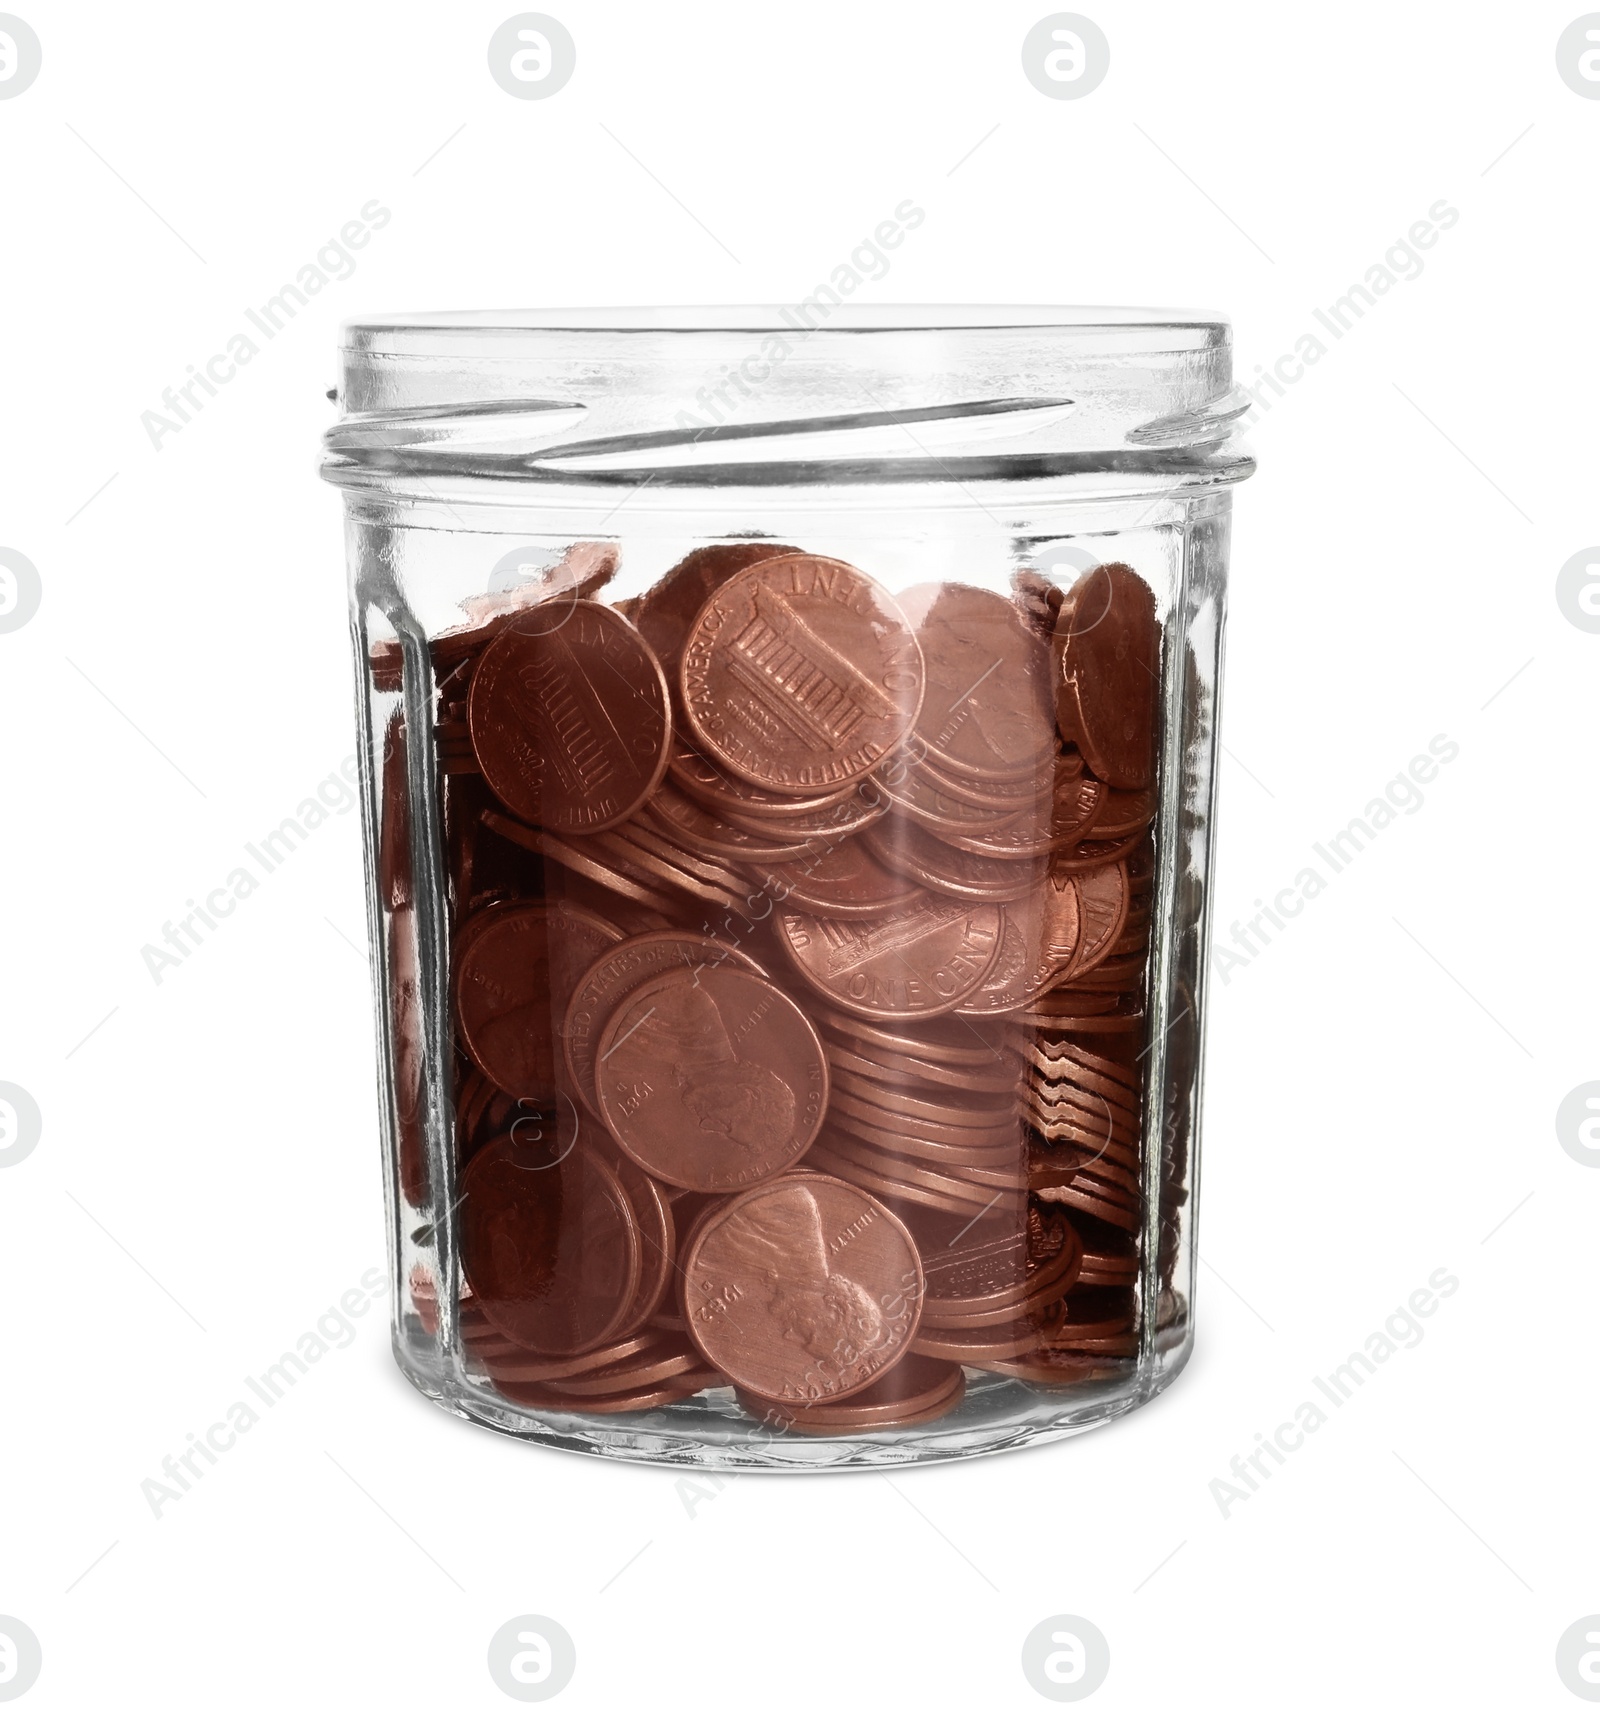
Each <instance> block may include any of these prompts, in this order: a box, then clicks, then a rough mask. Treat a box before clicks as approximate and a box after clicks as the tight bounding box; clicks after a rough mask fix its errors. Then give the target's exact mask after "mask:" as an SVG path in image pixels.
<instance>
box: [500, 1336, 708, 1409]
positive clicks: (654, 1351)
mask: <svg viewBox="0 0 1600 1717" xmlns="http://www.w3.org/2000/svg"><path fill="white" fill-rule="evenodd" d="M704 1369H705V1361H704V1360H703V1359H702V1358H701V1357H700V1355H699V1354H698V1353H696V1352H695V1351H694V1349H693V1348H691V1347H689V1346H688V1344H687V1343H686V1342H683V1341H681V1340H679V1341H674V1340H673V1339H672V1338H671V1337H670V1336H668V1337H666V1338H664V1339H663V1338H659V1337H658V1338H657V1340H656V1341H655V1342H654V1343H653V1344H652V1345H651V1346H650V1347H648V1348H646V1349H645V1351H644V1352H643V1353H639V1354H635V1355H634V1356H633V1357H632V1358H631V1359H617V1360H612V1361H611V1362H610V1363H609V1364H607V1365H598V1366H595V1367H594V1368H593V1369H586V1370H583V1371H580V1372H575V1373H574V1374H573V1375H571V1376H570V1377H565V1378H562V1379H561V1393H562V1394H563V1395H571V1396H584V1395H624V1394H632V1393H633V1392H635V1391H637V1390H641V1389H651V1388H654V1387H656V1386H658V1385H660V1384H662V1383H665V1382H666V1380H667V1379H668V1378H669V1377H680V1376H682V1375H683V1374H684V1373H685V1372H688V1371H703V1370H704ZM502 1375H503V1373H502ZM519 1381H520V1380H519Z"/></svg>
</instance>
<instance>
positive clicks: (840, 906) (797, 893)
mask: <svg viewBox="0 0 1600 1717" xmlns="http://www.w3.org/2000/svg"><path fill="white" fill-rule="evenodd" d="M762 884H763V886H764V887H765V888H766V889H768V890H769V891H770V892H771V894H772V895H773V897H774V898H775V899H777V900H780V901H783V902H785V903H787V904H789V905H793V906H803V907H804V908H805V909H806V910H807V911H808V912H814V913H817V914H819V915H820V916H821V917H824V918H877V917H880V916H881V915H882V914H884V913H885V912H893V911H896V910H897V909H898V908H900V907H904V906H910V905H911V904H912V903H913V902H914V901H916V900H917V899H919V898H920V897H921V894H922V889H921V887H920V886H919V885H918V884H917V883H914V882H912V881H911V880H910V879H909V878H907V877H904V876H901V875H900V873H899V872H898V871H892V870H888V869H886V868H885V867H884V866H883V865H881V864H879V863H878V861H877V859H875V858H874V857H873V855H872V853H871V852H870V851H869V850H868V849H867V847H866V846H865V845H863V843H862V842H861V841H860V840H857V839H854V838H849V839H845V840H839V841H836V842H834V843H833V844H832V845H831V846H823V845H821V843H819V850H818V851H816V852H815V853H807V854H805V855H804V856H802V857H798V858H794V859H791V860H789V861H788V862H786V863H782V864H774V865H767V866H765V867H763V870H762Z"/></svg>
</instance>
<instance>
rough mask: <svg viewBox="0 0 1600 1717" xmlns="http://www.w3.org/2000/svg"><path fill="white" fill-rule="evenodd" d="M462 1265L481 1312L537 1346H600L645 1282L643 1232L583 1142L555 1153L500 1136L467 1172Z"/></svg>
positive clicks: (612, 1175) (556, 1349) (613, 1178)
mask: <svg viewBox="0 0 1600 1717" xmlns="http://www.w3.org/2000/svg"><path fill="white" fill-rule="evenodd" d="M459 1220H460V1225H461V1229H460V1232H461V1267H462V1271H463V1273H464V1274H465V1276H466V1278H467V1282H468V1284H469V1285H470V1286H471V1288H472V1292H473V1297H474V1299H475V1300H476V1301H477V1303H478V1306H479V1308H480V1309H481V1310H482V1312H483V1315H484V1317H485V1318H486V1319H487V1320H488V1321H489V1323H490V1324H492V1325H493V1327H494V1328H495V1329H497V1330H498V1331H499V1332H500V1333H501V1334H502V1335H503V1336H506V1337H508V1338H509V1339H510V1340H512V1341H514V1342H515V1343H516V1344H517V1345H518V1346H519V1347H525V1348H530V1349H532V1350H533V1351H534V1352H535V1353H540V1354H550V1355H560V1354H569V1353H579V1352H582V1351H583V1349H584V1348H588V1347H599V1346H600V1345H601V1344H602V1343H604V1342H605V1341H607V1340H609V1339H610V1338H611V1336H612V1335H613V1334H614V1333H615V1332H616V1331H617V1330H619V1329H620V1328H621V1327H622V1323H623V1320H624V1319H625V1318H626V1316H627V1315H628V1310H629V1308H630V1307H631V1306H632V1304H633V1300H634V1296H635V1294H636V1293H637V1291H638V1287H639V1271H640V1259H639V1229H638V1225H637V1223H636V1222H635V1220H634V1216H633V1211H632V1209H631V1208H630V1206H629V1204H628V1200H627V1196H626V1195H625V1194H624V1192H623V1190H622V1183H621V1181H620V1180H618V1178H617V1175H616V1172H615V1171H614V1170H613V1169H612V1168H610V1166H609V1165H608V1164H606V1163H605V1162H604V1161H602V1159H601V1158H600V1157H599V1155H598V1154H597V1153H596V1152H595V1151H594V1150H592V1149H591V1148H589V1147H588V1146H587V1145H585V1144H584V1143H583V1142H582V1141H581V1140H580V1141H579V1142H578V1143H576V1144H575V1145H574V1146H573V1148H572V1149H571V1150H570V1151H568V1152H567V1153H566V1154H565V1155H564V1156H562V1157H560V1158H559V1160H554V1161H552V1160H551V1155H550V1153H548V1152H543V1151H539V1152H534V1151H528V1150H525V1149H524V1148H522V1147H520V1146H518V1145H516V1144H515V1143H513V1141H512V1140H510V1139H509V1138H508V1139H502V1140H500V1141H498V1142H497V1143H495V1144H493V1145H489V1146H487V1147H486V1148H485V1149H483V1150H482V1151H480V1152H479V1153H478V1154H477V1155H476V1156H475V1157H474V1158H473V1159H472V1161H471V1162H470V1163H469V1164H468V1165H467V1168H466V1171H465V1172H464V1173H463V1175H462V1177H461V1196H460V1218H459Z"/></svg>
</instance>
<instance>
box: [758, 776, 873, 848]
mask: <svg viewBox="0 0 1600 1717" xmlns="http://www.w3.org/2000/svg"><path fill="white" fill-rule="evenodd" d="M889 803H890V801H889V798H888V795H887V794H884V793H880V792H878V790H877V788H876V786H875V784H874V783H873V781H872V780H871V779H868V780H866V781H860V782H857V783H856V785H855V786H854V787H852V788H851V789H850V791H849V792H848V793H846V794H844V795H843V796H842V797H841V798H838V799H835V800H833V801H832V803H831V804H827V805H821V806H819V807H818V808H817V809H816V810H814V811H797V812H796V813H795V814H794V815H793V816H789V817H773V816H771V815H769V814H768V813H767V812H765V811H761V812H756V811H746V810H744V809H742V808H741V809H739V810H734V811H729V812H728V821H729V822H730V823H732V824H733V825H734V826H735V827H736V828H741V829H744V830H746V831H747V832H748V833H750V834H752V835H759V836H761V838H762V839H763V840H777V839H779V838H780V837H783V838H787V839H789V840H796V841H806V842H808V843H811V844H812V845H813V846H815V845H816V844H817V843H819V842H827V841H841V840H844V839H845V838H846V836H849V835H853V834H857V833H859V832H860V830H862V829H866V828H870V827H871V826H872V824H874V823H875V822H877V820H878V819H879V818H880V817H881V816H882V815H883V814H884V813H885V812H886V811H887V810H888V809H889Z"/></svg>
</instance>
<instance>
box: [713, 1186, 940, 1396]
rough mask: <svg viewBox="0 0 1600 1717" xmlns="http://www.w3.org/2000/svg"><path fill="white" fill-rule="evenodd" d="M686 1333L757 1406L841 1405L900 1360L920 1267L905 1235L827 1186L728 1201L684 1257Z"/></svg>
mask: <svg viewBox="0 0 1600 1717" xmlns="http://www.w3.org/2000/svg"><path fill="white" fill-rule="evenodd" d="M684 1278H685V1287H684V1305H685V1310H686V1313H687V1316H688V1320H689V1330H690V1334H691V1336H692V1337H693V1339H694V1342H695V1345H696V1346H697V1347H698V1348H699V1349H700V1351H701V1352H702V1353H703V1354H704V1355H705V1356H706V1358H707V1360H708V1361H709V1362H710V1363H711V1364H712V1365H713V1366H715V1367H716V1368H717V1370H719V1371H720V1372H722V1373H724V1374H725V1375H726V1376H727V1377H728V1378H729V1380H730V1381H731V1382H732V1383H733V1384H734V1385H735V1386H736V1387H739V1388H743V1389H747V1390H749V1391H751V1392H752V1393H753V1394H756V1395H760V1396H761V1397H762V1398H763V1399H764V1400H768V1401H783V1402H791V1401H798V1402H812V1401H824V1400H841V1399H843V1398H845V1397H847V1396H850V1395H854V1394H858V1393H859V1392H860V1391H862V1390H864V1389H866V1388H867V1387H868V1386H869V1385H870V1384H871V1383H872V1381H873V1380H874V1379H875V1378H876V1377H878V1376H879V1375H880V1374H881V1373H882V1372H884V1371H886V1370H887V1369H888V1368H889V1367H890V1366H891V1365H892V1364H893V1363H894V1362H895V1361H896V1360H897V1359H899V1358H900V1357H901V1356H902V1355H903V1354H904V1353H905V1351H906V1348H907V1346H908V1345H909V1343H910V1341H911V1339H912V1338H913V1336H915V1334H916V1330H917V1320H918V1318H919V1317H920V1315H921V1311H922V1293H923V1280H922V1264H921V1261H920V1260H919V1259H918V1257H917V1249H916V1246H915V1244H914V1243H913V1241H912V1239H911V1236H910V1234H909V1233H908V1232H907V1230H906V1227H905V1224H904V1223H903V1222H901V1221H900V1219H899V1218H898V1217H896V1216H895V1215H894V1214H893V1213H892V1212H891V1211H889V1210H888V1209H887V1208H886V1207H885V1206H884V1205H883V1204H881V1203H880V1202H879V1201H878V1200H877V1199H875V1198H872V1197H870V1196H869V1195H868V1194H866V1193H864V1192H862V1191H861V1190H860V1189H859V1188H857V1187H854V1186H850V1185H848V1184H847V1183H846V1182H844V1181H840V1180H836V1179H835V1178H833V1177H832V1176H831V1175H820V1174H808V1173H797V1174H788V1175H784V1176H781V1177H780V1178H779V1179H777V1180H775V1181H770V1182H768V1183H767V1184H766V1185H764V1186H759V1187H754V1188H752V1189H751V1190H750V1191H748V1192H744V1193H740V1194H738V1195H736V1196H735V1197H733V1198H730V1199H729V1200H728V1201H727V1202H726V1203H725V1204H724V1205H722V1206H721V1208H720V1209H718V1210H717V1211H716V1212H715V1213H713V1215H712V1216H711V1217H710V1218H709V1219H708V1220H707V1221H706V1223H705V1225H704V1226H703V1227H702V1228H701V1229H700V1231H699V1233H698V1234H697V1235H696V1236H695V1239H694V1241H693V1242H692V1244H691V1245H690V1248H689V1251H688V1253H687V1255H686V1256H685V1258H684Z"/></svg>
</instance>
